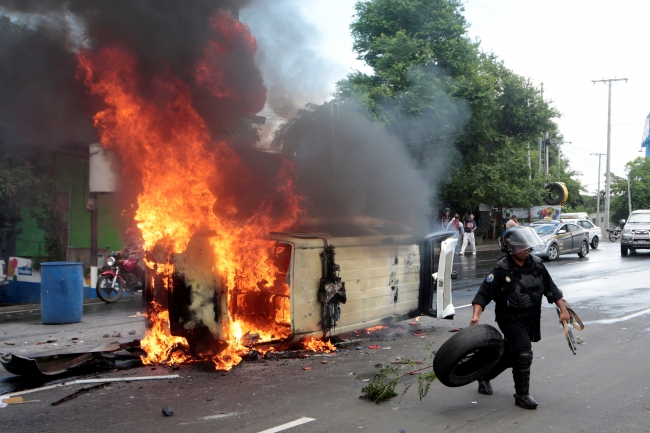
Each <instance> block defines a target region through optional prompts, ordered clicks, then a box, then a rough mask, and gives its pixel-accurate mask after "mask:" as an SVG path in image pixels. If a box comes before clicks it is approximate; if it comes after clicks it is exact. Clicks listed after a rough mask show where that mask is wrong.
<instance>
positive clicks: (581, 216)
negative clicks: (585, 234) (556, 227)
mask: <svg viewBox="0 0 650 433" xmlns="http://www.w3.org/2000/svg"><path fill="white" fill-rule="evenodd" d="M560 219H561V220H588V219H589V214H587V212H574V213H561V214H560Z"/></svg>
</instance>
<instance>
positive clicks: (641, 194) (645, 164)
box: [610, 157, 650, 221]
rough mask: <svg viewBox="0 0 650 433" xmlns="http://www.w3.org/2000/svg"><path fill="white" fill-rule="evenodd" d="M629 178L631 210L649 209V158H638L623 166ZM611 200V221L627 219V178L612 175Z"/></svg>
mask: <svg viewBox="0 0 650 433" xmlns="http://www.w3.org/2000/svg"><path fill="white" fill-rule="evenodd" d="M625 168H626V171H627V172H628V173H629V176H630V191H631V192H632V210H633V211H634V210H637V209H650V158H644V157H638V158H636V159H635V160H633V161H630V162H628V163H627V164H626V165H625ZM611 192H612V199H611V203H610V213H611V219H612V221H618V220H620V219H627V216H628V214H629V213H630V212H629V206H628V187H627V176H626V177H619V176H616V175H614V174H613V173H612V186H611Z"/></svg>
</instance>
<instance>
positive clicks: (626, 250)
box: [621, 245, 629, 257]
mask: <svg viewBox="0 0 650 433" xmlns="http://www.w3.org/2000/svg"><path fill="white" fill-rule="evenodd" d="M628 251H629V248H627V247H624V246H623V245H621V256H623V257H625V256H627V253H628Z"/></svg>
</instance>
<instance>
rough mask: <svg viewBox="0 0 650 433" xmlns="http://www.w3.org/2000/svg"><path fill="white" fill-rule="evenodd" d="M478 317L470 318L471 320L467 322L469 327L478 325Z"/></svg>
mask: <svg viewBox="0 0 650 433" xmlns="http://www.w3.org/2000/svg"><path fill="white" fill-rule="evenodd" d="M478 319H479V318H478V317H472V320H470V322H469V326H474V325H478Z"/></svg>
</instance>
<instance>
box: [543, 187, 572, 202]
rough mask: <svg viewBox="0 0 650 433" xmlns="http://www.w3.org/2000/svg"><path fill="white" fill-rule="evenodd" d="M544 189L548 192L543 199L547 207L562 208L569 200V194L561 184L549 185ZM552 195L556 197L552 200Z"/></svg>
mask: <svg viewBox="0 0 650 433" xmlns="http://www.w3.org/2000/svg"><path fill="white" fill-rule="evenodd" d="M544 189H548V190H549V192H548V194H547V195H546V196H545V197H544V203H546V204H547V205H549V206H558V205H559V206H562V205H563V204H564V203H566V201H567V199H568V198H569V192H568V191H567V188H566V185H565V184H564V183H563V182H555V183H549V184H548V185H546V186H545V187H544ZM553 193H555V194H556V195H557V197H555V198H553Z"/></svg>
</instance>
